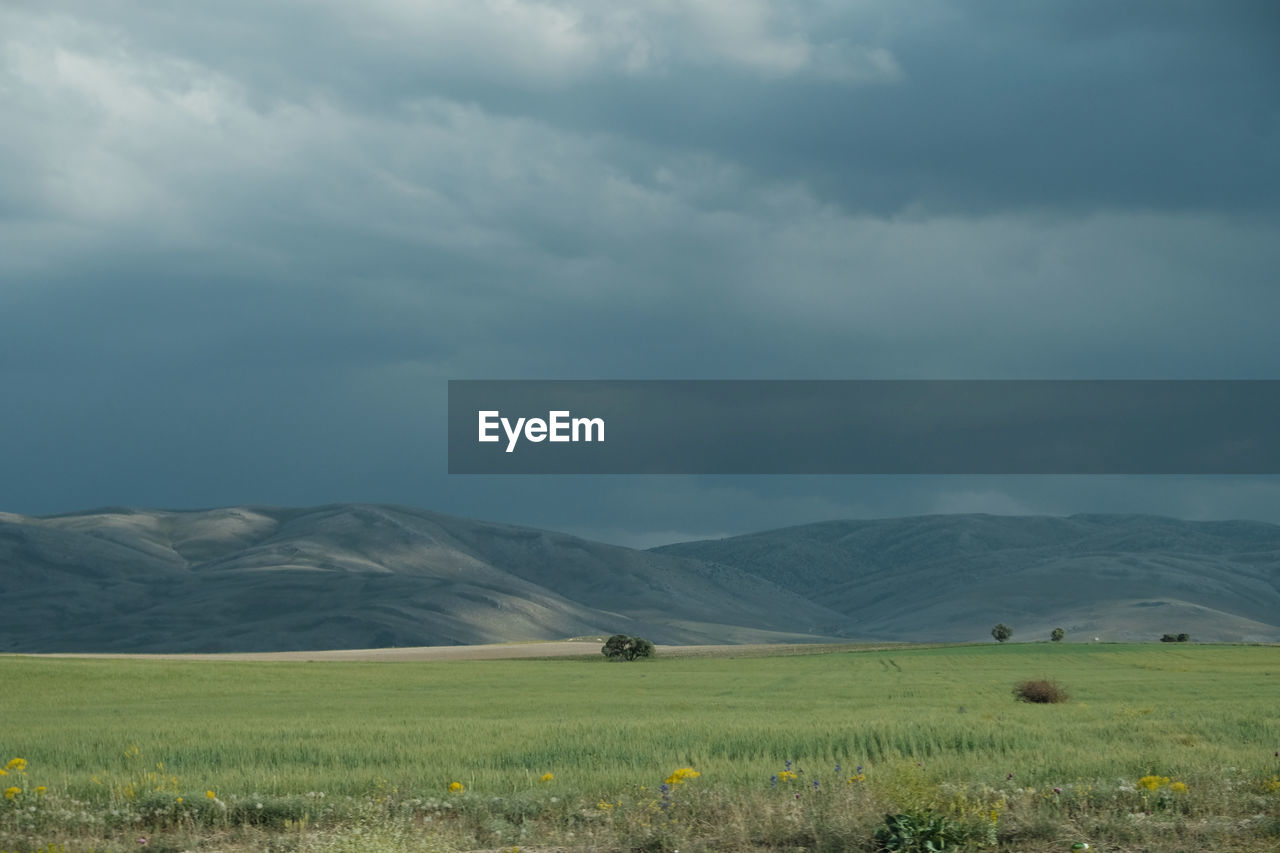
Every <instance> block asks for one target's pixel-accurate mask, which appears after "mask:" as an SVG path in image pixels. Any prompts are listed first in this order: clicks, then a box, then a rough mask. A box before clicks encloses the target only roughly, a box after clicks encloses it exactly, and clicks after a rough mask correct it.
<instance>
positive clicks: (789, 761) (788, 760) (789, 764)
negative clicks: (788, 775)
mask: <svg viewBox="0 0 1280 853" xmlns="http://www.w3.org/2000/svg"><path fill="white" fill-rule="evenodd" d="M787 769H788V770H790V769H791V759H790V758H788V759H787Z"/></svg>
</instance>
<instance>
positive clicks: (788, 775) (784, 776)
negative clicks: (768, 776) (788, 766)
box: [778, 770, 796, 782]
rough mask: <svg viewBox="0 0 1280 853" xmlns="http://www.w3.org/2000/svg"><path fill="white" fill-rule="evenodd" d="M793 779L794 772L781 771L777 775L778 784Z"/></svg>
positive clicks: (794, 776)
mask: <svg viewBox="0 0 1280 853" xmlns="http://www.w3.org/2000/svg"><path fill="white" fill-rule="evenodd" d="M795 778H796V773H795V771H794V770H783V771H781V772H779V773H778V781H779V782H790V781H791V780H793V779H795Z"/></svg>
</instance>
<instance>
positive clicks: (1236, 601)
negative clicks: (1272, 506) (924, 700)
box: [654, 515, 1280, 642]
mask: <svg viewBox="0 0 1280 853" xmlns="http://www.w3.org/2000/svg"><path fill="white" fill-rule="evenodd" d="M654 552H655V553H659V554H664V555H669V556H677V555H678V556H683V557H694V558H697V559H701V560H707V561H711V562H716V563H720V564H722V565H725V566H731V567H733V568H735V569H739V570H741V571H744V572H747V573H750V574H752V575H755V576H756V577H758V578H761V579H764V580H768V581H772V582H774V583H776V584H778V585H780V586H782V587H785V588H786V589H789V590H791V591H793V592H795V593H797V594H801V595H804V596H805V597H807V598H809V599H811V600H812V601H813V602H815V603H816V604H820V605H822V606H824V607H827V608H830V609H832V610H835V611H838V612H840V613H843V614H845V615H846V616H848V617H849V618H850V619H851V620H852V625H851V626H850V630H851V631H853V632H855V633H857V634H859V635H864V636H873V637H877V638H882V639H901V640H908V639H910V640H990V630H991V626H992V625H994V624H995V623H996V622H1004V623H1006V624H1008V625H1010V626H1011V627H1013V629H1014V632H1015V633H1014V638H1013V639H1014V640H1015V641H1016V640H1026V639H1045V638H1046V637H1047V636H1048V634H1049V632H1050V631H1051V630H1052V629H1053V628H1055V627H1059V626H1061V627H1062V628H1064V629H1066V631H1067V639H1068V640H1083V639H1090V640H1091V639H1093V638H1094V637H1100V638H1101V639H1103V640H1140V641H1150V640H1152V639H1158V638H1159V637H1160V636H1161V635H1162V634H1164V633H1166V632H1168V633H1175V634H1176V633H1182V632H1186V633H1189V634H1191V636H1192V638H1193V639H1197V640H1205V641H1217V642H1240V641H1244V642H1258V641H1261V642H1275V641H1278V640H1280V526H1277V525H1273V524H1263V523H1258V522H1246V521H1216V522H1192V521H1179V520H1176V519H1172V518H1161V517H1154V516H1142V515H1075V516H1071V517H1069V518H1057V517H1040V516H1036V517H1010V516H993V515H938V516H923V517H916V518H894V519H882V520H866V521H830V522H823V523H820V524H807V525H802V526H799V527H788V528H784V529H781V530H771V531H767V532H763V533H753V534H749V535H745V536H735V537H731V538H727V539H717V540H707V541H698V542H684V543H680V544H676V545H669V546H664V547H662V548H657V549H654Z"/></svg>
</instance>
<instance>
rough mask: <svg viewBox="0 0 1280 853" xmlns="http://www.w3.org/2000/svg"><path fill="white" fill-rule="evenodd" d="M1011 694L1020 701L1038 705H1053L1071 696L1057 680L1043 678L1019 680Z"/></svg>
mask: <svg viewBox="0 0 1280 853" xmlns="http://www.w3.org/2000/svg"><path fill="white" fill-rule="evenodd" d="M1013 695H1014V696H1015V697H1017V698H1018V700H1019V701H1020V702H1033V703H1035V704H1038V705H1053V704H1056V703H1058V702H1065V701H1067V700H1068V699H1070V698H1071V697H1070V695H1068V693H1067V691H1065V690H1063V689H1062V687H1061V686H1060V685H1059V684H1058V682H1056V681H1048V680H1046V679H1043V678H1041V679H1035V680H1029V681H1023V682H1019V683H1018V685H1017V686H1016V687H1014V688H1013Z"/></svg>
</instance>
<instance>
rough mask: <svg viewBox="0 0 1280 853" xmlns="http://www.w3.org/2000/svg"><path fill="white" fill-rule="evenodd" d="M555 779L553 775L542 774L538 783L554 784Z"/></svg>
mask: <svg viewBox="0 0 1280 853" xmlns="http://www.w3.org/2000/svg"><path fill="white" fill-rule="evenodd" d="M555 778H556V774H554V773H543V774H542V777H541V780H540V781H543V782H554V781H555Z"/></svg>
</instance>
